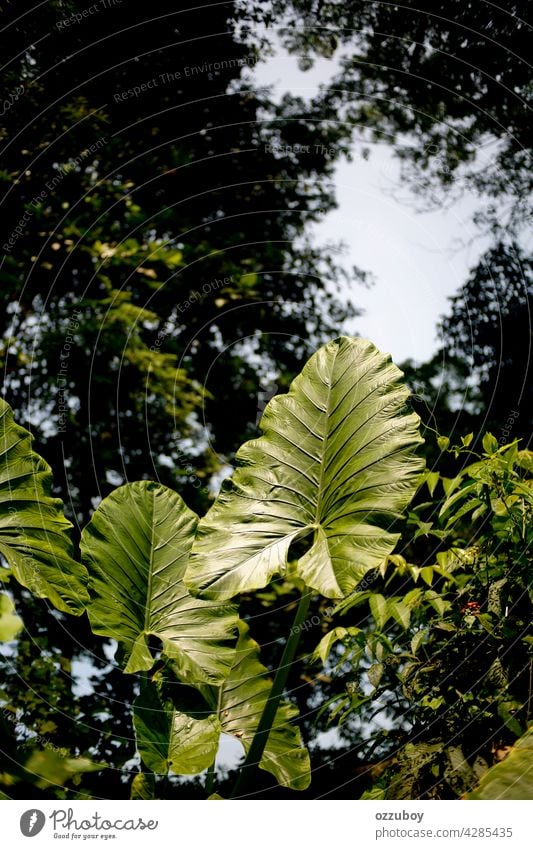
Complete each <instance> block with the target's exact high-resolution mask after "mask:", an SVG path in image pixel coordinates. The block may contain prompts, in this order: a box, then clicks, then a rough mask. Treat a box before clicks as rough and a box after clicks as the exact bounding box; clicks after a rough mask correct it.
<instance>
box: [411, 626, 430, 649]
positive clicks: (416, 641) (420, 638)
mask: <svg viewBox="0 0 533 849" xmlns="http://www.w3.org/2000/svg"><path fill="white" fill-rule="evenodd" d="M427 636H428V632H427V630H426V629H425V628H422V629H421V630H420V631H417V632H416V634H415V635H414V637H413V639H412V640H411V651H412V653H413V654H416V653H417V651H418V649H419V648H420V646H421V645H422V643H423V642H424V641H425V640H426V639H427Z"/></svg>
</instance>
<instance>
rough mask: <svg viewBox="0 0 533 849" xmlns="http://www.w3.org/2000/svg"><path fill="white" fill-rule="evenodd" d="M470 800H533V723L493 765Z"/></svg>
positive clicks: (469, 795)
mask: <svg viewBox="0 0 533 849" xmlns="http://www.w3.org/2000/svg"><path fill="white" fill-rule="evenodd" d="M466 798H467V799H533V726H531V728H530V729H529V730H528V731H526V733H525V734H524V735H523V736H522V737H520V739H519V740H517V741H516V743H515V744H514V746H513V748H512V749H511V751H510V752H509V754H508V755H507V757H506V758H505V760H503V761H502V762H501V763H499V764H496V765H495V766H493V767H491V768H490V769H489V770H488V771H487V772H486V773H485V775H484V776H483V778H482V779H481V781H480V782H479V784H478V786H477V787H476V788H475V789H474V790H472V792H471V793H468V794H467V796H466Z"/></svg>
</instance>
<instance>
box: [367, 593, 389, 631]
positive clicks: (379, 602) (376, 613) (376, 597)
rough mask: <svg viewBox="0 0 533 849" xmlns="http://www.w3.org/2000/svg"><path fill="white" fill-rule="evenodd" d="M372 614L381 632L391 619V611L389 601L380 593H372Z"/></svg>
mask: <svg viewBox="0 0 533 849" xmlns="http://www.w3.org/2000/svg"><path fill="white" fill-rule="evenodd" d="M369 604H370V612H371V613H372V616H373V617H374V622H375V623H376V628H377V629H378V631H381V629H382V628H384V627H385V623H386V622H387V620H388V619H390V616H391V614H390V611H389V608H388V604H387V599H386V598H384V597H383V596H382V595H380V594H379V593H372V595H371V596H370V601H369Z"/></svg>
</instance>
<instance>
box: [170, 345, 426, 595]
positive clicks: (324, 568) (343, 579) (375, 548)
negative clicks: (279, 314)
mask: <svg viewBox="0 0 533 849" xmlns="http://www.w3.org/2000/svg"><path fill="white" fill-rule="evenodd" d="M401 377H402V373H401V372H400V371H399V369H397V368H396V366H395V365H393V364H392V363H391V361H390V358H389V357H388V356H385V355H384V354H382V353H380V352H379V351H378V350H377V349H376V348H375V347H374V345H372V343H370V342H367V341H365V340H362V339H349V338H346V337H342V338H340V339H338V340H336V341H334V342H330V343H328V344H327V345H325V346H324V347H323V348H321V349H320V350H319V351H318V352H317V353H316V354H315V355H314V356H313V357H311V359H310V360H309V361H308V363H307V364H306V365H305V367H304V369H303V371H302V373H301V374H300V375H299V376H298V377H297V378H296V379H295V380H294V382H293V383H292V385H291V388H290V391H289V393H288V394H287V395H279V396H277V397H275V398H273V399H272V400H271V401H270V403H269V404H268V406H267V407H266V409H265V412H264V415H263V418H262V420H261V429H262V430H263V436H262V437H261V438H260V439H255V440H252V441H251V442H248V443H246V444H245V445H244V446H243V447H242V448H241V449H240V450H239V451H238V453H237V460H238V461H239V464H240V467H239V468H238V469H237V470H236V472H235V474H234V476H233V478H232V480H231V481H230V482H229V483H228V484H226V486H225V487H224V488H223V490H222V492H221V494H220V495H219V497H218V498H217V500H216V502H215V504H214V505H213V507H212V508H211V509H210V510H209V512H208V513H207V515H206V516H205V518H204V519H202V520H201V522H200V524H199V529H198V536H197V540H196V542H195V544H194V547H193V552H192V557H191V565H190V569H189V571H188V573H187V575H186V582H187V584H188V585H189V587H190V588H191V591H192V592H193V593H195V594H198V595H200V596H201V597H204V598H217V599H228V598H232V597H233V596H235V595H237V594H238V593H240V592H242V591H244V590H246V591H248V590H253V589H258V588H260V587H264V586H266V585H267V584H268V583H269V582H270V581H271V579H272V578H273V577H274V576H275V575H278V574H283V573H284V572H285V570H286V568H287V557H288V553H289V548H290V546H291V544H292V543H293V542H294V541H295V540H297V539H302V538H306V537H309V538H310V539H311V540H312V541H311V544H310V547H309V549H308V551H307V552H306V553H305V554H304V555H303V556H302V557H300V559H299V561H298V566H297V569H298V574H299V576H300V577H301V578H302V579H303V580H304V582H305V583H306V585H307V586H308V587H311V588H312V589H314V590H317V591H318V592H320V593H322V595H324V596H327V597H330V598H342V597H344V596H345V595H347V594H348V593H349V592H351V591H352V590H353V589H354V588H355V587H356V586H357V584H358V583H359V582H360V581H361V580H362V578H363V577H364V575H365V574H366V573H367V572H368V571H369V570H371V569H375V568H378V567H379V566H380V564H381V563H382V562H383V560H384V558H385V557H386V556H387V555H388V554H390V552H391V551H392V549H393V547H394V545H395V543H396V541H397V539H398V534H397V533H394V532H392V530H391V525H392V523H393V522H394V521H395V520H396V519H397V518H398V517H399V516H400V515H401V513H402V511H403V510H404V508H405V507H406V505H407V504H408V502H409V501H410V499H411V498H412V496H413V495H414V493H415V491H416V486H417V479H418V477H419V474H420V472H421V470H422V468H423V465H424V464H423V461H422V460H421V459H419V458H418V457H416V456H415V455H414V451H415V449H416V448H417V446H418V445H419V444H420V443H421V442H422V441H423V440H422V438H421V437H420V434H419V419H418V416H416V415H415V414H414V413H409V412H408V411H406V401H407V398H408V390H407V389H406V387H405V385H404V384H403V383H402V381H401Z"/></svg>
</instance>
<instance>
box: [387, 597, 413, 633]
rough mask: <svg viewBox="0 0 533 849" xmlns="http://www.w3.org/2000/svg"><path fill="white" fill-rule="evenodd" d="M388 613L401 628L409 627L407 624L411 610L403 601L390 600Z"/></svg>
mask: <svg viewBox="0 0 533 849" xmlns="http://www.w3.org/2000/svg"><path fill="white" fill-rule="evenodd" d="M388 606H389V611H390V613H391V614H392V616H393V618H394V619H395V620H396V622H397V623H398V624H399V625H401V626H402V628H405V629H406V630H407V628H408V627H409V622H410V621H411V610H410V608H409V607H408V606H407V605H406V604H404V603H403V601H396V600H395V599H392V600H391V601H389V603H388Z"/></svg>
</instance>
